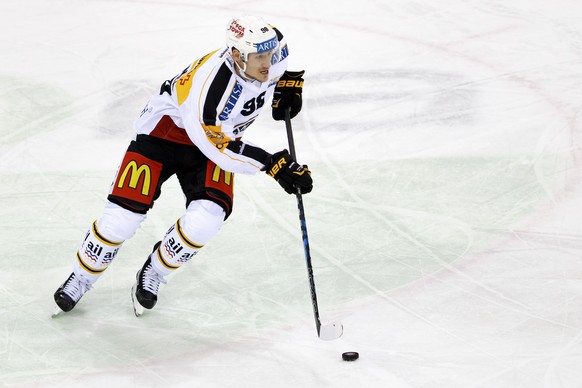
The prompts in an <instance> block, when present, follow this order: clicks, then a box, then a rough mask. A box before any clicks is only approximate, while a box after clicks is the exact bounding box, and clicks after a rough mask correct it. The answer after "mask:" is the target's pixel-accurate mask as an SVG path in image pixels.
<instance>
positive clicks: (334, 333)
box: [285, 108, 344, 341]
mask: <svg viewBox="0 0 582 388" xmlns="http://www.w3.org/2000/svg"><path fill="white" fill-rule="evenodd" d="M290 111H291V108H287V109H285V128H286V129H287V140H288V141H289V152H290V153H291V157H292V158H293V159H295V160H297V157H296V155H295V142H294V141H293V129H292V128H291V113H290ZM295 196H296V197H297V208H298V209H299V221H300V222H301V234H302V237H303V250H304V252H305V263H306V264H307V276H308V277H309V290H310V291H311V305H312V306H313V315H314V317H315V327H316V328H317V335H318V336H319V338H320V339H322V340H326V341H329V340H334V339H338V338H339V337H341V336H342V334H343V332H344V327H343V325H342V324H341V323H340V322H332V323H329V324H327V325H322V324H321V320H320V319H319V308H318V306H317V294H316V293H315V280H314V278H313V267H312V265H311V253H310V252H309V237H308V235H307V223H306V222H305V209H304V208H303V196H302V195H301V189H300V188H299V187H297V192H296V193H295Z"/></svg>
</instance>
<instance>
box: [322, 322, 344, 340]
mask: <svg viewBox="0 0 582 388" xmlns="http://www.w3.org/2000/svg"><path fill="white" fill-rule="evenodd" d="M343 333H344V326H343V325H342V324H341V323H340V322H332V323H330V324H327V325H322V326H321V327H320V328H319V338H320V339H322V340H324V341H333V340H336V339H338V338H339V337H341V336H342V334H343Z"/></svg>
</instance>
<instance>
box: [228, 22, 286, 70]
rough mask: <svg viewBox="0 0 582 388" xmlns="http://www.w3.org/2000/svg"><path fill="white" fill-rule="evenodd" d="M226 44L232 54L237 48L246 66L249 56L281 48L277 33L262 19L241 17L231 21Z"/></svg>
mask: <svg viewBox="0 0 582 388" xmlns="http://www.w3.org/2000/svg"><path fill="white" fill-rule="evenodd" d="M226 44H227V45H228V48H229V49H230V52H231V53H232V49H233V48H236V49H237V50H238V51H240V53H241V59H242V61H243V62H244V63H245V64H246V62H247V60H248V55H249V54H253V53H264V52H267V51H271V50H275V49H277V48H278V47H279V40H278V39H277V33H276V32H275V30H274V29H273V27H271V25H270V24H268V23H267V22H265V21H264V20H263V19H261V18H260V17H256V16H241V17H238V18H234V19H231V21H230V22H228V26H227V27H226Z"/></svg>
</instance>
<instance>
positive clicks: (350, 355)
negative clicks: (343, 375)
mask: <svg viewBox="0 0 582 388" xmlns="http://www.w3.org/2000/svg"><path fill="white" fill-rule="evenodd" d="M359 357H360V355H359V354H358V352H345V353H342V359H343V360H344V361H356V360H357V359H358V358H359Z"/></svg>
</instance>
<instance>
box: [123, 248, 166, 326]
mask: <svg viewBox="0 0 582 388" xmlns="http://www.w3.org/2000/svg"><path fill="white" fill-rule="evenodd" d="M159 246H160V242H158V243H156V245H155V246H154V250H153V252H152V254H150V255H149V256H148V259H147V260H146V262H145V263H144V265H143V267H142V268H141V269H140V270H139V271H137V274H136V282H135V284H134V285H133V287H132V288H131V299H132V301H133V311H134V313H135V315H136V316H137V317H139V316H140V315H142V314H143V312H144V309H148V310H151V309H152V308H154V306H155V305H156V303H157V301H158V289H159V287H160V283H164V284H165V283H166V280H165V279H164V277H163V276H162V275H159V274H158V273H157V272H156V271H155V270H154V269H153V267H152V255H153V254H154V253H155V251H156V249H158V247H159Z"/></svg>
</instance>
